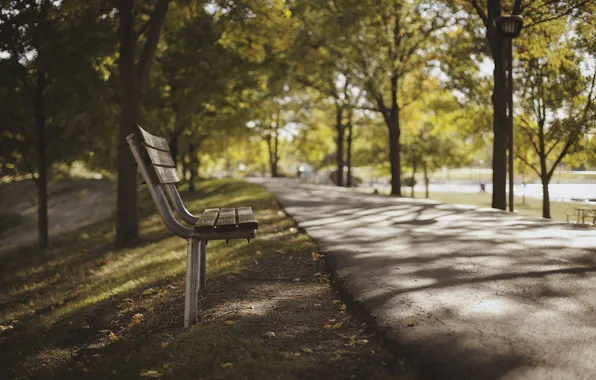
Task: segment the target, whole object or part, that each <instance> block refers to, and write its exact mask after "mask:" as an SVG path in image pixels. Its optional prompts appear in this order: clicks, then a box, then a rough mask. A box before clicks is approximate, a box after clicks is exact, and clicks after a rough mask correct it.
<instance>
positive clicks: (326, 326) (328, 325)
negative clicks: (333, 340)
mask: <svg viewBox="0 0 596 380" xmlns="http://www.w3.org/2000/svg"><path fill="white" fill-rule="evenodd" d="M323 328H324V329H330V328H331V325H330V324H328V323H326V324H325V326H323Z"/></svg>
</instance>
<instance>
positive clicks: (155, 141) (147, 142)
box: [137, 125, 170, 152]
mask: <svg viewBox="0 0 596 380" xmlns="http://www.w3.org/2000/svg"><path fill="white" fill-rule="evenodd" d="M137 127H138V128H139V131H140V132H141V137H142V138H143V143H144V144H143V145H144V146H148V147H151V148H154V149H157V150H161V151H164V152H169V151H170V146H169V145H168V141H167V140H166V139H164V138H162V137H157V136H154V135H152V134H151V133H149V132H147V131H146V130H144V129H143V128H141V126H139V125H137Z"/></svg>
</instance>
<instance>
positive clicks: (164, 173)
mask: <svg viewBox="0 0 596 380" xmlns="http://www.w3.org/2000/svg"><path fill="white" fill-rule="evenodd" d="M153 168H154V169H155V173H156V174H157V179H159V182H160V183H163V184H167V183H177V182H180V177H178V171H177V170H176V168H165V167H162V166H153Z"/></svg>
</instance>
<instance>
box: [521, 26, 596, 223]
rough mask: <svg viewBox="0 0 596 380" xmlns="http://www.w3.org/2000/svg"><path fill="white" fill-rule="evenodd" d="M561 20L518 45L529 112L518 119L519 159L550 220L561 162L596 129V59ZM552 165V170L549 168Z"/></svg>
mask: <svg viewBox="0 0 596 380" xmlns="http://www.w3.org/2000/svg"><path fill="white" fill-rule="evenodd" d="M569 25H570V21H569V20H568V19H566V18H560V19H557V20H554V21H551V22H549V23H545V24H542V25H540V26H539V27H537V28H535V29H534V32H533V34H532V36H528V37H526V38H524V39H523V40H521V41H520V48H519V50H520V54H519V64H520V65H521V71H522V75H520V82H521V83H522V87H521V88H522V90H521V91H520V98H521V100H522V106H523V109H524V111H525V113H524V114H523V115H521V116H520V117H519V121H520V122H519V123H518V125H519V130H520V132H519V135H520V141H521V142H522V144H518V147H517V151H516V155H517V157H518V159H519V160H520V161H522V162H523V163H524V164H525V165H527V166H528V167H529V168H530V169H532V170H533V171H534V172H535V173H536V174H537V175H538V176H539V177H540V180H541V182H542V191H543V198H542V199H543V203H542V216H543V217H545V218H550V217H551V214H550V197H549V189H548V186H549V183H550V180H551V178H552V176H553V174H554V172H555V169H556V168H557V167H558V165H559V164H561V162H563V160H564V159H565V158H566V157H567V156H568V155H569V154H571V153H574V152H576V151H578V150H579V149H581V143H582V139H583V136H585V134H586V133H588V132H589V131H591V130H593V129H594V128H595V127H596V123H595V121H594V118H595V116H596V106H595V105H594V98H595V97H596V93H595V92H596V67H592V68H590V67H589V66H587V68H586V71H587V70H588V69H591V70H592V72H591V73H590V72H587V74H583V73H582V69H581V68H582V60H583V59H586V62H587V61H592V62H596V59H595V58H596V55H590V52H585V51H584V52H582V51H581V50H579V49H578V46H577V44H576V43H574V41H573V40H574V39H575V38H573V37H572V36H571V35H570V34H569V33H568V32H567V28H568V27H569ZM549 165H550V166H549Z"/></svg>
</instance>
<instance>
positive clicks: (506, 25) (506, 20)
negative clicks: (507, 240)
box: [497, 15, 524, 212]
mask: <svg viewBox="0 0 596 380" xmlns="http://www.w3.org/2000/svg"><path fill="white" fill-rule="evenodd" d="M523 25H524V20H523V18H522V17H521V16H520V15H511V16H502V17H499V18H498V19H497V30H498V31H499V34H500V35H501V36H502V37H503V38H504V42H505V44H504V47H505V70H506V71H507V79H506V87H507V93H506V94H505V95H506V99H507V124H508V125H507V127H508V128H507V129H508V131H507V132H508V133H507V134H508V136H507V138H508V140H509V141H508V144H507V145H508V148H507V149H508V151H509V157H508V166H509V168H508V169H509V211H510V212H513V39H514V38H515V37H518V36H519V34H520V33H521V30H522V27H523Z"/></svg>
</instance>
